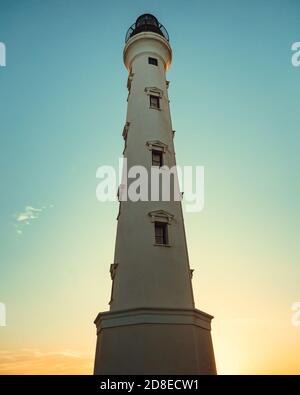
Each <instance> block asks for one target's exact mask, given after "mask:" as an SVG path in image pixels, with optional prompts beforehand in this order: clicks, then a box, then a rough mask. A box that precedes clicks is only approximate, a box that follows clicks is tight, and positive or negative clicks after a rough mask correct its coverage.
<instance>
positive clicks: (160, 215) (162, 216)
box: [148, 210, 174, 224]
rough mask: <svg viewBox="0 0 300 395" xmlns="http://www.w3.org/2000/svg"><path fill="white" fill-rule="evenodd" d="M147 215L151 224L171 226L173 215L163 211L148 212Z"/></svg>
mask: <svg viewBox="0 0 300 395" xmlns="http://www.w3.org/2000/svg"><path fill="white" fill-rule="evenodd" d="M148 215H149V216H150V217H151V222H166V223H167V224H171V222H172V220H173V218H174V215H173V214H171V213H168V212H167V211H165V210H154V211H150V213H148Z"/></svg>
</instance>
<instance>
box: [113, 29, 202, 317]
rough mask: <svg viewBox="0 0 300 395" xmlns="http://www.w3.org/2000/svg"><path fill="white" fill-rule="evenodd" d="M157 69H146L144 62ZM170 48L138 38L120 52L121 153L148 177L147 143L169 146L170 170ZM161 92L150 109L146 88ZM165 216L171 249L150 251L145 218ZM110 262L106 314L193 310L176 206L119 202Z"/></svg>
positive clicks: (150, 229) (149, 37)
mask: <svg viewBox="0 0 300 395" xmlns="http://www.w3.org/2000/svg"><path fill="white" fill-rule="evenodd" d="M149 56H151V57H154V58H157V59H158V66H155V65H152V64H148V57H149ZM171 56H172V55H171V48H170V46H169V44H168V43H167V41H166V40H165V39H163V38H161V37H160V36H159V35H157V34H155V33H148V32H147V33H140V34H138V35H136V36H134V37H133V38H131V39H130V40H129V42H128V43H127V45H126V47H125V49H124V62H125V65H126V67H127V69H128V70H129V71H131V73H133V78H132V83H131V90H130V94H129V97H128V111H127V119H126V122H129V123H130V126H129V130H128V137H127V148H126V150H125V152H124V156H125V158H127V160H128V168H130V167H131V166H132V165H143V166H145V167H146V168H147V169H148V170H149V173H150V169H151V162H152V154H151V150H149V149H148V147H147V144H146V143H147V141H152V140H159V141H161V142H162V143H164V144H166V145H167V146H168V148H167V151H166V153H165V154H164V164H166V165H167V166H169V167H172V166H174V165H175V153H174V145H173V132H172V124H171V117H170V110H169V99H168V91H167V84H166V69H167V68H168V67H169V65H170V63H171ZM147 87H155V88H158V89H160V90H161V91H162V92H163V93H162V98H161V100H160V107H161V108H160V110H156V109H152V108H149V95H147V93H146V92H145V88H147ZM153 210H165V211H167V212H169V213H171V214H172V215H174V219H173V220H172V222H171V224H170V225H169V227H168V229H169V234H170V244H171V246H170V247H166V246H155V245H154V224H153V223H152V222H151V218H150V217H149V215H148V213H149V212H151V211H153ZM114 262H115V263H118V268H117V271H116V276H115V279H114V288H113V300H112V303H111V310H120V309H126V308H132V307H187V308H190V307H193V306H194V302H193V295H192V287H191V279H190V268H189V262H188V256H187V248H186V240H185V232H184V224H183V217H182V210H181V203H180V202H175V201H172V202H163V201H160V202H151V201H149V202H129V201H128V202H121V213H120V216H119V219H118V230H117V238H116V248H115V258H114Z"/></svg>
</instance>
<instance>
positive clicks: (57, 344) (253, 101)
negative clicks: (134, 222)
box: [0, 0, 300, 374]
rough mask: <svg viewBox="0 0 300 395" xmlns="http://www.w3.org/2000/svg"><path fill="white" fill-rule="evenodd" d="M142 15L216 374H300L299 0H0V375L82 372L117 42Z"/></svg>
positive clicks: (110, 225) (106, 252) (100, 271)
mask: <svg viewBox="0 0 300 395" xmlns="http://www.w3.org/2000/svg"><path fill="white" fill-rule="evenodd" d="M146 12H150V13H153V14H154V15H156V16H157V18H158V19H159V20H160V21H161V23H163V25H164V26H165V27H166V28H167V30H168V32H169V35H170V44H171V46H172V49H173V63H172V65H171V68H170V70H169V72H168V77H167V78H168V80H170V81H171V83H170V88H169V96H170V106H171V114H172V122H173V127H174V129H175V130H176V136H175V149H176V158H177V162H178V164H179V165H202V166H204V168H205V206H204V209H203V211H201V212H199V213H186V214H185V226H186V233H187V241H188V249H189V257H190V265H191V268H193V269H195V271H194V277H193V287H194V294H195V302H196V306H197V308H199V309H200V310H203V311H206V312H208V313H210V314H212V315H214V317H215V318H214V320H213V325H212V336H213V343H214V350H215V357H216V363H217V369H218V372H219V373H221V374H253V373H254V374H273V373H278V374H287V373H290V374H300V326H293V325H292V314H293V312H292V305H293V303H295V302H298V301H300V286H299V278H300V265H299V212H300V203H299V192H300V187H299V164H300V159H299V148H300V137H299V115H300V111H299V108H300V91H299V86H300V85H299V84H300V67H298V68H297V67H293V65H292V63H291V56H292V52H291V46H292V44H293V43H294V42H297V41H300V29H299V13H300V3H299V1H297V0H287V1H284V2H283V1H279V0H272V1H271V0H264V1H258V0H254V1H245V0H244V1H237V0H228V1H226V2H224V1H222V0H219V1H217V0H213V1H211V0H203V1H196V0H194V1H192V0H188V1H184V2H183V1H177V0H172V1H170V0H163V1H157V0H153V1H151V2H149V1H145V0H139V1H137V0H131V1H129V0H126V1H124V0H122V1H121V0H112V1H110V2H106V1H101V0H89V1H88V2H87V1H83V0H72V1H71V0H60V1H58V0H51V1H50V0H44V1H38V0H27V1H26V2H25V1H21V0H18V1H17V0H1V1H0V42H3V43H5V46H6V67H0V176H1V200H0V201H1V204H0V218H1V222H0V303H3V304H5V307H6V326H5V327H4V326H2V327H0V374H1V373H2V374H3V373H9V374H10V373H21V374H26V373H37V374H39V373H67V374H72V373H76V374H77V373H79V374H90V373H92V369H93V358H94V352H95V344H96V331H95V327H94V324H93V320H94V319H95V317H96V315H97V314H98V312H99V311H105V310H108V301H109V297H110V287H111V280H110V276H109V266H110V264H111V263H112V261H113V253H114V242H115V234H116V225H117V222H116V216H117V213H118V204H117V203H114V202H110V203H108V202H106V203H103V202H102V203H101V202H99V201H97V199H96V194H95V191H96V187H97V183H98V180H97V179H96V169H97V168H98V167H99V166H100V165H103V164H108V165H117V163H118V158H119V157H120V156H121V154H122V151H123V141H122V137H121V134H122V130H123V126H124V123H125V116H126V104H127V102H126V99H127V93H128V92H127V88H126V82H127V71H126V69H125V67H124V65H123V61H122V51H123V47H124V38H125V33H126V31H127V29H128V28H129V26H130V25H131V24H132V23H134V21H135V19H136V18H137V17H138V16H139V15H140V14H142V13H146Z"/></svg>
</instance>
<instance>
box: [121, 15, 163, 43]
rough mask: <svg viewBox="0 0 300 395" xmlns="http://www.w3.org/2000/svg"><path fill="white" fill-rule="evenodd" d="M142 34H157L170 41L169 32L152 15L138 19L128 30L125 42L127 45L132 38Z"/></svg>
mask: <svg viewBox="0 0 300 395" xmlns="http://www.w3.org/2000/svg"><path fill="white" fill-rule="evenodd" d="M142 32H153V33H157V34H159V35H160V36H162V37H164V38H165V39H166V40H167V41H169V35H168V32H167V30H166V29H165V27H164V26H163V25H162V24H161V23H160V22H159V21H158V20H157V18H156V17H155V16H154V15H152V14H143V15H141V16H139V17H138V18H137V20H136V22H135V23H134V24H133V25H131V26H130V28H129V29H128V30H127V33H126V37H125V42H126V43H127V41H128V40H129V39H130V38H131V37H133V36H135V35H136V34H139V33H142Z"/></svg>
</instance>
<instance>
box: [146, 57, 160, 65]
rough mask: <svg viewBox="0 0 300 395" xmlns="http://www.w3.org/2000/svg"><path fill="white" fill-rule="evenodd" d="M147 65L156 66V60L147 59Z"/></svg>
mask: <svg viewBox="0 0 300 395" xmlns="http://www.w3.org/2000/svg"><path fill="white" fill-rule="evenodd" d="M148 63H149V64H153V65H154V66H157V65H158V62H157V59H155V58H148Z"/></svg>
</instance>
